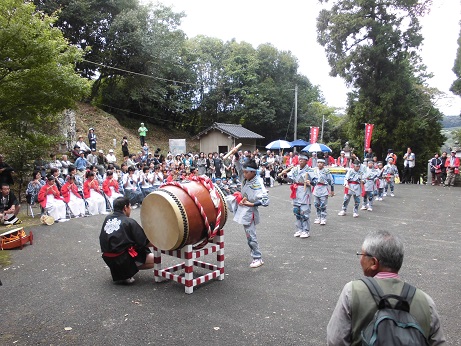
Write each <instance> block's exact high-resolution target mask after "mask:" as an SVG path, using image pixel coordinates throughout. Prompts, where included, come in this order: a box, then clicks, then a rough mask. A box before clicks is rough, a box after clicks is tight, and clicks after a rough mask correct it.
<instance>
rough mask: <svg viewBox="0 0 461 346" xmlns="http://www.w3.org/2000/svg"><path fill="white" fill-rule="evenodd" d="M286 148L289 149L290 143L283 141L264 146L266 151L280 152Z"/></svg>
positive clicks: (279, 140)
mask: <svg viewBox="0 0 461 346" xmlns="http://www.w3.org/2000/svg"><path fill="white" fill-rule="evenodd" d="M288 148H291V145H290V142H287V141H284V140H283V139H278V140H276V141H273V142H270V143H269V144H268V145H266V149H269V150H280V149H288Z"/></svg>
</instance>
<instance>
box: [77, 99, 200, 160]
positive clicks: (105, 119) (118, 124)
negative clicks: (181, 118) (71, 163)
mask: <svg viewBox="0 0 461 346" xmlns="http://www.w3.org/2000/svg"><path fill="white" fill-rule="evenodd" d="M76 112H77V116H76V132H77V135H80V134H81V135H83V136H84V138H87V134H88V129H89V128H90V127H93V128H94V129H95V133H96V136H97V137H98V145H97V149H98V150H99V149H102V150H104V153H107V152H108V150H109V149H114V151H115V155H116V156H117V161H120V160H121V159H122V148H121V145H120V142H121V140H122V138H123V136H127V137H128V147H129V150H130V153H136V152H138V151H139V150H140V149H141V148H140V143H139V137H138V128H139V126H140V123H141V122H144V123H145V125H146V127H147V128H148V129H149V131H148V132H147V138H146V142H147V144H148V145H149V148H150V149H151V150H155V149H156V148H161V149H162V151H161V153H162V154H164V155H166V154H167V153H168V140H169V139H170V138H171V139H174V138H176V139H181V138H185V139H186V145H187V151H198V148H199V141H198V140H196V139H192V138H190V135H189V134H187V133H185V132H182V131H178V130H171V129H164V128H159V127H157V126H156V125H155V124H150V123H148V122H146V121H145V120H144V119H140V120H133V119H130V118H124V117H117V118H115V117H114V116H112V115H110V114H108V113H106V112H104V111H102V110H101V109H99V108H96V107H93V106H91V105H89V104H85V103H79V104H78V107H77V109H76ZM114 138H115V139H116V141H117V143H116V146H115V147H114V146H113V139H114ZM86 142H87V140H86Z"/></svg>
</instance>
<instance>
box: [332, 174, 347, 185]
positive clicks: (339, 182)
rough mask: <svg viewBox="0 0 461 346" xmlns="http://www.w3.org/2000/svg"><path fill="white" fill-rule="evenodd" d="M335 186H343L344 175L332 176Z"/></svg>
mask: <svg viewBox="0 0 461 346" xmlns="http://www.w3.org/2000/svg"><path fill="white" fill-rule="evenodd" d="M332 175H333V179H334V182H335V185H344V177H345V175H344V174H332Z"/></svg>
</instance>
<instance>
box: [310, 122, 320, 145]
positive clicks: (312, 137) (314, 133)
mask: <svg viewBox="0 0 461 346" xmlns="http://www.w3.org/2000/svg"><path fill="white" fill-rule="evenodd" d="M318 137H319V128H318V127H315V126H311V133H310V140H309V142H310V143H311V144H314V143H317V139H318Z"/></svg>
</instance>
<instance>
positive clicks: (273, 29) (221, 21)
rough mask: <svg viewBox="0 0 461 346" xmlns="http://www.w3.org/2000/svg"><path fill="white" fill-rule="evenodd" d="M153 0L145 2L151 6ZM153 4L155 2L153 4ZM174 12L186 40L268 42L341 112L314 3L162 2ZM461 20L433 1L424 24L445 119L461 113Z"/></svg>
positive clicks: (338, 86)
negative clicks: (459, 54)
mask: <svg viewBox="0 0 461 346" xmlns="http://www.w3.org/2000/svg"><path fill="white" fill-rule="evenodd" d="M149 1H152V0H144V1H143V2H149ZM152 2H155V1H152ZM160 2H162V3H164V4H165V5H168V6H172V7H173V9H174V11H175V12H181V11H184V12H185V14H186V15H187V17H185V18H183V21H182V26H181V28H182V30H183V31H184V32H185V33H186V34H187V36H188V37H194V36H196V35H206V36H210V37H216V38H219V39H221V40H223V41H228V40H231V39H233V38H235V39H236V40H237V41H239V42H240V41H245V42H248V43H251V44H252V45H253V46H254V47H255V48H256V47H257V46H258V45H259V44H262V43H271V44H272V45H274V46H275V47H276V48H277V49H278V50H289V51H291V52H292V53H293V55H295V56H296V57H297V58H298V61H299V73H301V74H303V75H305V76H306V77H307V78H309V80H310V81H311V82H312V83H313V84H315V85H319V86H320V89H321V90H322V92H323V94H324V96H325V99H326V101H327V103H328V104H329V105H330V106H334V107H345V104H346V93H347V88H346V86H345V85H344V83H343V81H342V79H340V78H338V77H336V78H332V77H330V76H329V71H330V68H329V66H328V63H327V60H326V56H325V51H324V50H323V47H321V46H320V45H319V44H318V43H317V37H316V36H317V33H316V17H317V15H318V13H319V11H320V9H321V7H320V5H318V4H317V1H316V0H305V1H299V0H285V1H267V0H233V1H219V0H164V1H160ZM460 20H461V2H460V0H434V5H433V7H432V10H431V13H430V14H429V15H428V16H427V17H425V18H423V19H422V21H421V22H422V25H423V35H424V38H425V40H424V46H423V48H422V51H421V56H422V57H423V61H424V63H425V64H426V65H427V66H428V69H429V71H430V72H432V73H434V75H435V76H434V78H433V79H431V80H430V81H429V84H430V86H433V87H436V88H438V89H439V90H441V91H443V92H445V93H446V96H445V97H444V98H443V99H441V100H440V101H439V103H438V107H439V108H440V110H441V111H442V112H443V113H444V114H445V115H458V114H460V112H461V97H458V96H455V95H453V94H452V93H451V92H450V91H449V88H450V85H451V84H452V82H453V81H454V80H455V78H456V77H455V75H454V73H453V72H452V70H451V69H452V68H453V64H454V60H455V57H456V50H457V39H458V35H459V32H460V26H459V21H460Z"/></svg>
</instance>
